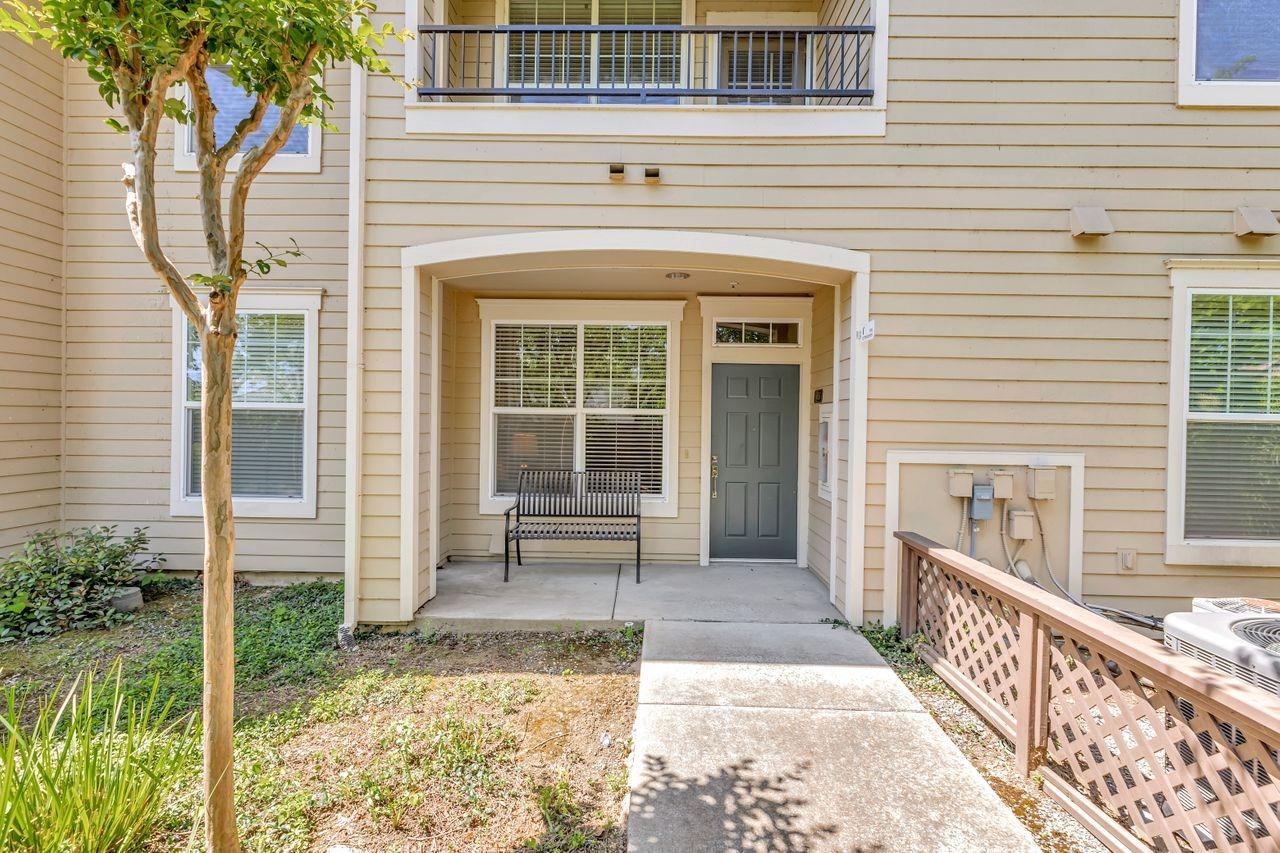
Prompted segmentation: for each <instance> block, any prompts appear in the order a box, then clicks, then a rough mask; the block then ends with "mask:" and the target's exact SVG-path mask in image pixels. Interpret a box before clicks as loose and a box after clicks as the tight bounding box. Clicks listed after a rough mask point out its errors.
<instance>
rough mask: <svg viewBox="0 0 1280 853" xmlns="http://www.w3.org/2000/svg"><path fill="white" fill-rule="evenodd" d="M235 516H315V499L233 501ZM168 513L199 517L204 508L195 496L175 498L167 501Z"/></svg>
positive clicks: (201, 515)
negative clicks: (192, 497)
mask: <svg viewBox="0 0 1280 853" xmlns="http://www.w3.org/2000/svg"><path fill="white" fill-rule="evenodd" d="M234 511H235V515H236V518H315V517H316V504H315V501H307V500H300V501H286V500H264V499H261V498H259V499H256V500H244V499H239V498H238V499H236V500H235V501H234ZM169 515H171V516H173V517H174V518H201V517H203V515H204V509H203V508H202V507H201V505H200V500H199V499H198V498H197V499H195V500H192V499H190V498H175V499H173V500H171V501H170V502H169Z"/></svg>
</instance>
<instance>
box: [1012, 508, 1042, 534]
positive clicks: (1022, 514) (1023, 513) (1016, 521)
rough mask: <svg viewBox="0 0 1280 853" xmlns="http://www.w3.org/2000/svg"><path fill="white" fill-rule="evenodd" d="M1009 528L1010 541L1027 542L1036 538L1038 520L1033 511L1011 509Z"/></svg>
mask: <svg viewBox="0 0 1280 853" xmlns="http://www.w3.org/2000/svg"><path fill="white" fill-rule="evenodd" d="M1007 527H1008V530H1009V538H1010V539H1016V540H1018V541H1020V542H1025V541H1027V540H1028V539H1031V538H1032V537H1033V536H1035V529H1036V519H1035V516H1034V515H1032V513H1031V510H1027V509H1011V510H1009V523H1008V525H1007Z"/></svg>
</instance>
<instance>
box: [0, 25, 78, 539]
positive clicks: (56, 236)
mask: <svg viewBox="0 0 1280 853" xmlns="http://www.w3.org/2000/svg"><path fill="white" fill-rule="evenodd" d="M62 125H63V68H62V62H61V61H60V60H59V59H58V58H57V57H56V56H55V55H54V54H53V53H52V52H50V51H48V50H45V49H43V48H41V47H33V46H30V45H25V44H22V43H21V42H19V41H18V40H17V39H16V38H15V37H13V36H11V35H8V34H3V35H0V144H2V145H3V148H4V156H3V157H0V556H3V555H5V554H7V553H9V551H10V550H12V549H14V548H15V547H17V546H19V545H21V544H22V542H23V541H25V540H26V539H27V537H28V536H30V534H31V533H33V532H35V531H38V530H43V529H46V528H49V527H55V526H57V525H58V523H59V521H60V520H61V487H62V472H61V459H62V456H61V453H62V450H61V444H62V375H61V374H62V339H63V334H62V320H63V312H62V298H63V281H62V260H63V251H62V228H63V210H64V199H63V187H62V169H63V147H62Z"/></svg>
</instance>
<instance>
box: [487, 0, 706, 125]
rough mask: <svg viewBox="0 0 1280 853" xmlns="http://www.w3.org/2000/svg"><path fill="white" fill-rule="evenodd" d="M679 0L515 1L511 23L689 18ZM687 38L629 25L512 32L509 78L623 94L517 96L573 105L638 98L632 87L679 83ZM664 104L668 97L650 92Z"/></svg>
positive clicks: (521, 84) (527, 84)
mask: <svg viewBox="0 0 1280 853" xmlns="http://www.w3.org/2000/svg"><path fill="white" fill-rule="evenodd" d="M682 13H683V6H682V4H681V2H680V0H597V2H589V0H510V2H509V4H508V7H507V17H508V23H509V24H513V25H538V26H582V25H593V24H595V25H602V26H620V27H631V26H639V25H655V24H664V25H672V24H679V23H681V22H682V17H681V16H682ZM680 47H681V36H680V34H679V33H675V32H663V33H652V32H649V33H640V32H633V31H626V30H623V31H621V32H604V33H599V34H596V35H592V34H590V33H586V32H581V31H577V32H559V33H550V32H535V33H528V32H526V33H515V34H512V35H510V36H509V37H508V44H507V84H508V85H509V86H512V87H516V88H528V89H559V90H564V89H572V88H602V89H610V90H614V89H616V90H618V92H619V94H618V95H616V96H615V95H612V94H604V95H599V96H595V97H594V98H593V97H589V96H579V97H576V98H575V97H566V96H564V95H560V96H552V97H548V96H540V95H537V94H531V95H521V96H519V98H518V100H521V101H525V102H536V101H539V100H550V101H551V102H553V103H572V102H574V101H575V100H576V101H579V102H586V101H591V100H595V101H597V102H599V103H628V102H634V101H635V96H634V95H627V94H626V90H627V89H630V88H634V87H637V86H640V85H641V84H646V85H647V86H648V87H650V88H653V87H655V86H667V87H673V86H675V85H676V83H677V81H678V79H679V74H680V64H681V50H680ZM650 100H651V101H652V102H655V103H660V102H662V97H661V96H659V97H657V98H652V97H651V98H650Z"/></svg>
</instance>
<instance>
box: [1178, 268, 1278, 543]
mask: <svg viewBox="0 0 1280 853" xmlns="http://www.w3.org/2000/svg"><path fill="white" fill-rule="evenodd" d="M1189 333H1190V335H1189V342H1188V350H1187V355H1188V357H1187V365H1188V376H1187V394H1186V400H1187V406H1186V413H1185V415H1186V447H1185V470H1184V479H1185V487H1184V492H1183V500H1184V507H1183V509H1184V515H1183V533H1184V536H1185V537H1186V538H1187V539H1189V540H1280V365H1278V364H1277V359H1278V358H1280V294H1272V293H1255V292H1221V293H1193V294H1192V295H1191V304H1190V330H1189Z"/></svg>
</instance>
